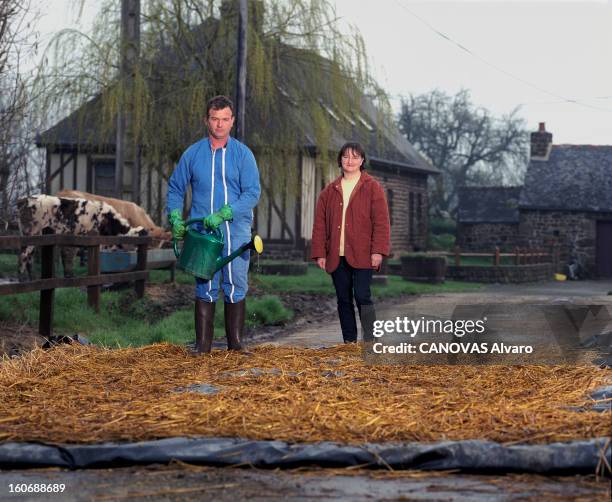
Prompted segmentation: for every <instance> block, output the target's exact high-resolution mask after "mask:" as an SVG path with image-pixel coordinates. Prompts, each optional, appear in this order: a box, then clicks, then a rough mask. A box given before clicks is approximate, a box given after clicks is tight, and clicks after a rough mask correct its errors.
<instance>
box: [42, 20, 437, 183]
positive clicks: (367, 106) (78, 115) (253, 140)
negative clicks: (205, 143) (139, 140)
mask: <svg viewBox="0 0 612 502" xmlns="http://www.w3.org/2000/svg"><path fill="white" fill-rule="evenodd" d="M211 26H212V25H209V27H203V28H200V29H199V31H200V32H201V33H202V34H203V35H202V36H203V37H204V36H205V35H206V34H207V33H208V30H209V29H210V27H211ZM202 43H204V41H203V42H202ZM279 52H280V54H279V58H280V60H281V63H280V73H281V75H279V76H277V82H281V83H282V91H281V88H280V86H277V89H276V92H277V98H278V100H280V102H281V103H282V105H281V112H280V113H279V115H282V116H290V117H292V120H293V121H294V123H295V124H296V132H297V131H298V130H299V131H302V134H301V137H297V136H296V143H297V144H300V145H301V146H302V147H316V145H315V140H314V136H315V134H314V127H313V126H312V124H311V123H309V121H310V119H309V118H308V117H307V116H306V115H307V114H305V113H303V110H302V108H301V106H300V103H301V102H302V101H303V100H304V99H303V92H304V91H303V77H304V74H305V73H306V72H312V71H313V67H312V66H310V65H312V62H313V59H316V58H320V57H319V56H314V57H313V55H312V53H309V54H306V51H303V50H302V49H296V48H293V47H290V46H287V45H285V44H283V47H282V50H281V51H279ZM320 61H321V59H319V62H320ZM323 62H324V63H325V60H323ZM156 63H159V64H156V65H155V66H156V68H157V70H158V71H159V72H160V74H159V75H161V69H160V68H162V67H163V68H164V69H165V70H167V73H168V74H176V72H177V71H183V72H184V71H186V70H185V69H184V68H185V66H182V67H181V69H180V70H177V69H176V65H177V64H179V62H177V61H176V58H172V57H171V55H170V54H168V53H167V51H166V52H162V54H161V55H160V57H159V61H156ZM173 65H174V67H173ZM323 66H325V64H324V65H323ZM319 68H320V66H319ZM323 73H324V72H323ZM159 78H163V75H161V77H159ZM324 81H325V75H321V82H322V88H321V93H320V96H318V98H320V101H321V106H322V109H323V110H324V113H329V112H328V111H327V110H328V109H331V110H332V112H336V116H337V118H339V119H340V120H341V121H346V120H347V119H346V117H342V116H341V115H339V114H338V112H337V110H336V109H334V107H333V103H332V98H331V97H330V96H329V94H330V93H329V89H328V88H326V84H325V83H324ZM248 103H249V100H248V96H247V106H248ZM101 108H102V107H101V98H100V96H97V97H96V98H94V99H93V100H91V101H89V102H88V103H86V104H85V105H83V106H82V107H81V108H80V109H79V110H77V111H75V112H73V113H72V114H70V115H69V116H68V117H66V118H65V119H63V120H61V121H60V122H58V123H57V124H56V125H54V126H53V127H51V128H50V129H48V130H47V131H45V132H43V133H42V134H40V135H39V137H38V139H37V145H38V146H39V147H42V146H54V147H64V148H75V147H77V146H79V147H81V148H88V147H91V146H92V145H95V146H96V147H97V148H103V149H107V150H111V151H112V150H114V146H115V131H114V130H109V131H107V132H106V137H103V136H102V131H101V127H100V117H101V116H102V110H101ZM260 115H261V114H260V113H258V110H252V109H251V110H248V109H247V114H246V122H247V123H246V133H247V140H246V142H247V144H248V145H249V146H250V147H251V148H252V149H253V150H255V151H257V149H258V147H259V146H262V147H265V146H266V143H265V142H266V137H270V135H271V134H274V131H275V128H276V129H279V128H284V127H286V126H285V125H284V124H282V123H280V122H278V123H275V120H274V117H265V118H258V117H260ZM331 116H332V115H331V114H330V117H331ZM351 119H352V121H353V122H355V124H359V123H360V122H361V119H364V120H365V121H366V122H367V123H368V124H369V126H371V129H372V130H368V129H367V128H365V127H355V126H352V127H349V128H348V131H347V132H345V133H344V134H343V133H342V132H341V129H343V127H340V124H339V126H338V127H336V128H334V127H333V126H334V123H336V122H337V120H336V119H333V118H330V123H331V126H332V130H331V138H330V139H331V141H330V144H331V148H332V149H334V150H335V151H337V150H338V149H339V147H340V146H341V145H342V144H344V143H345V142H347V141H359V142H361V143H362V144H363V145H364V147H365V149H366V152H367V156H368V159H369V161H370V164H371V165H372V166H373V167H376V165H380V166H386V167H391V168H395V169H397V170H398V171H402V170H409V171H414V172H419V173H423V174H439V170H438V169H437V168H435V167H434V166H433V165H431V164H430V163H429V161H428V160H426V159H425V158H424V157H423V156H422V155H420V154H419V153H418V152H417V151H416V150H415V148H414V147H413V146H412V145H411V144H410V143H409V142H408V141H407V140H406V138H405V137H403V136H402V135H401V134H400V132H399V130H398V129H397V128H396V127H395V126H393V127H392V128H390V129H388V130H386V131H385V132H382V131H380V130H379V126H378V119H377V111H376V109H375V107H374V105H373V104H372V102H371V101H370V100H368V99H366V98H364V99H363V100H362V103H361V109H360V110H355V111H354V113H353V115H352V117H351ZM348 124H350V122H349V121H346V122H343V125H348ZM298 125H299V127H298ZM203 133H204V131H203V129H202V128H200V130H190V131H189V135H190V136H191V137H189V138H185V147H186V146H187V145H189V144H190V143H192V142H194V141H196V140H197V139H198V138H199V137H201V136H202V134H203Z"/></svg>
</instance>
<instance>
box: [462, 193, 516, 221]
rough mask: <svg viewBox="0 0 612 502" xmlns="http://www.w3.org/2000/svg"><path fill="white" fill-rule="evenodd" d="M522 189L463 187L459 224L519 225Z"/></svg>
mask: <svg viewBox="0 0 612 502" xmlns="http://www.w3.org/2000/svg"><path fill="white" fill-rule="evenodd" d="M521 189H522V187H520V186H519V187H503V186H490V187H462V188H460V189H459V207H458V211H457V218H458V222H459V223H518V222H519V210H518V202H519V196H520V194H521Z"/></svg>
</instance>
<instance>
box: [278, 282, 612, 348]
mask: <svg viewBox="0 0 612 502" xmlns="http://www.w3.org/2000/svg"><path fill="white" fill-rule="evenodd" d="M611 291H612V281H610V280H607V281H550V282H544V283H534V284H491V285H487V286H485V287H484V288H483V289H481V290H480V291H476V292H470V293H441V294H435V295H417V296H414V297H410V298H409V299H408V300H407V301H405V302H402V303H397V302H392V303H387V302H378V303H377V305H376V310H377V318H378V319H394V318H395V317H396V316H398V315H399V316H401V315H404V313H405V312H407V311H412V312H414V311H417V312H419V314H422V315H426V316H427V315H432V316H440V315H442V316H446V315H450V314H451V313H452V311H453V309H454V308H455V306H457V305H475V304H483V303H487V304H491V303H493V304H515V305H517V304H530V305H534V304H539V305H542V304H559V303H561V304H577V305H610V306H612V295H608V292H611ZM517 311H519V312H520V309H517ZM517 315H520V314H517ZM357 324H359V321H358V322H357ZM359 337H360V339H361V334H359ZM268 343H269V342H268ZM273 343H274V344H276V345H295V346H298V347H322V346H326V347H328V346H331V345H336V344H338V343H342V332H341V330H340V323H339V321H338V317H337V315H335V314H331V315H330V316H329V318H328V319H326V320H325V321H322V322H319V323H315V324H311V325H309V326H308V327H306V328H305V329H303V330H301V331H297V332H294V333H291V334H288V335H286V336H281V337H279V338H277V339H276V340H275V341H274V342H273Z"/></svg>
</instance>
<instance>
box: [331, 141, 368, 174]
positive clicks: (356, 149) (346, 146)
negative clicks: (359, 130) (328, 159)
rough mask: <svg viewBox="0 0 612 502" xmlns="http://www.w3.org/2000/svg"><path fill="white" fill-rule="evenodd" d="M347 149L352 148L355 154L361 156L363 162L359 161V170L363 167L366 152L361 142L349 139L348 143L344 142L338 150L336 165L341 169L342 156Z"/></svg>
mask: <svg viewBox="0 0 612 502" xmlns="http://www.w3.org/2000/svg"><path fill="white" fill-rule="evenodd" d="M347 150H352V151H353V152H355V153H356V154H357V155H359V156H360V157H362V158H363V162H362V163H361V167H360V168H359V169H360V170H361V171H363V170H364V169H365V163H366V154H365V150H364V149H363V146H361V143H357V142H355V141H349V142H348V143H344V145H342V148H340V151H339V152H338V167H339V168H340V169H342V156H343V155H344V154H345V153H346V151H347Z"/></svg>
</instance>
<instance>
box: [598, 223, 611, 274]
mask: <svg viewBox="0 0 612 502" xmlns="http://www.w3.org/2000/svg"><path fill="white" fill-rule="evenodd" d="M596 262H597V275H598V276H599V277H602V278H603V277H605V278H611V277H612V221H598V222H597V250H596Z"/></svg>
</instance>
